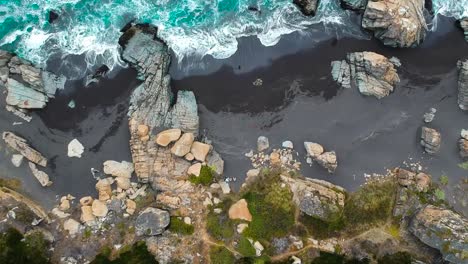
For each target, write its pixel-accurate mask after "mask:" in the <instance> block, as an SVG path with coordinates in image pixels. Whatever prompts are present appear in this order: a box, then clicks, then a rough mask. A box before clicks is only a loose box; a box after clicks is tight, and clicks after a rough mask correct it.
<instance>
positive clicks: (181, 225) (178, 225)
mask: <svg viewBox="0 0 468 264" xmlns="http://www.w3.org/2000/svg"><path fill="white" fill-rule="evenodd" d="M169 230H170V231H171V232H173V233H177V234H181V235H191V234H193V232H194V230H195V229H194V227H193V225H188V224H186V223H185V222H184V220H182V219H180V218H179V217H176V216H171V222H170V224H169Z"/></svg>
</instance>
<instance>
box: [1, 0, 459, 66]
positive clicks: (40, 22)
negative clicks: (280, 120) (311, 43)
mask: <svg viewBox="0 0 468 264" xmlns="http://www.w3.org/2000/svg"><path fill="white" fill-rule="evenodd" d="M338 2H339V0H321V2H320V6H319V12H318V15H317V17H314V18H309V17H304V16H302V15H301V13H300V12H299V11H298V9H297V8H296V7H295V6H294V5H293V4H292V0H258V1H256V0H0V47H1V48H4V49H8V50H10V51H12V52H15V53H17V54H19V55H20V56H21V57H23V58H25V59H28V60H31V61H33V62H34V63H35V64H38V65H42V64H43V63H44V62H45V61H46V60H47V58H48V57H49V56H50V55H51V54H53V53H56V52H60V53H61V54H64V55H67V54H86V63H87V64H88V65H94V64H96V63H106V64H107V65H109V66H111V67H112V66H113V65H116V64H123V63H122V62H121V61H120V59H119V54H118V48H119V47H118V45H117V40H118V38H119V36H120V32H119V30H120V28H121V27H123V26H124V25H125V24H126V23H127V22H129V21H131V20H135V21H137V22H148V23H152V24H154V25H157V26H158V27H159V29H160V32H159V34H160V37H161V38H162V39H164V40H165V41H166V42H167V43H168V44H169V46H170V47H171V48H172V49H173V50H174V52H175V54H176V55H177V58H178V59H179V60H181V59H183V58H184V57H186V56H193V55H195V56H205V55H212V56H213V57H215V58H227V57H229V56H231V55H232V54H234V53H235V51H236V50H237V40H236V39H237V38H239V37H243V36H251V35H255V36H257V37H258V38H259V40H260V41H261V43H262V44H263V45H265V46H271V45H275V44H276V43H277V42H278V41H279V39H280V38H281V36H283V35H285V34H289V33H291V32H294V31H302V30H304V29H306V28H307V27H308V26H310V25H312V24H315V23H320V22H322V23H324V24H326V25H329V26H330V27H341V28H342V29H347V30H349V31H351V32H352V31H353V30H356V25H353V23H351V22H350V21H349V14H348V13H347V11H343V10H342V9H341V8H340V7H339V3H338ZM434 2H435V3H434V7H435V9H436V12H437V13H440V14H444V15H446V16H453V17H456V18H459V17H462V16H466V15H468V11H467V7H468V0H437V1H434ZM249 6H257V7H258V8H259V9H260V10H261V11H262V12H261V13H258V12H252V11H249V10H248V7H249ZM49 10H56V11H58V13H60V14H61V17H60V19H59V20H58V21H57V23H54V24H52V25H51V24H49V23H48V21H47V18H48V11H49ZM345 31H346V30H345Z"/></svg>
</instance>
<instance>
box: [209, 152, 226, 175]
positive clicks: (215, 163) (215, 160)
mask: <svg viewBox="0 0 468 264" xmlns="http://www.w3.org/2000/svg"><path fill="white" fill-rule="evenodd" d="M206 164H207V165H208V166H210V168H213V169H214V171H215V172H216V174H217V175H223V172H224V160H223V159H222V158H221V155H219V153H218V152H216V151H215V150H212V151H211V152H210V153H209V154H208V157H207V158H206Z"/></svg>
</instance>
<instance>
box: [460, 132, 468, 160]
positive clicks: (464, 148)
mask: <svg viewBox="0 0 468 264" xmlns="http://www.w3.org/2000/svg"><path fill="white" fill-rule="evenodd" d="M458 146H459V147H460V156H461V157H462V158H468V130H465V129H462V132H461V138H460V140H459V141H458Z"/></svg>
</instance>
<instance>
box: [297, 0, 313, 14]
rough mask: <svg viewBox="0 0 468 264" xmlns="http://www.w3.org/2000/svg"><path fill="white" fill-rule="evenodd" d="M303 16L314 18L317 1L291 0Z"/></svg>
mask: <svg viewBox="0 0 468 264" xmlns="http://www.w3.org/2000/svg"><path fill="white" fill-rule="evenodd" d="M293 3H294V4H295V5H297V6H298V7H299V9H300V10H301V12H302V14H304V15H305V16H315V13H316V12H317V8H318V5H319V0H293Z"/></svg>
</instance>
